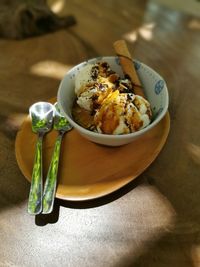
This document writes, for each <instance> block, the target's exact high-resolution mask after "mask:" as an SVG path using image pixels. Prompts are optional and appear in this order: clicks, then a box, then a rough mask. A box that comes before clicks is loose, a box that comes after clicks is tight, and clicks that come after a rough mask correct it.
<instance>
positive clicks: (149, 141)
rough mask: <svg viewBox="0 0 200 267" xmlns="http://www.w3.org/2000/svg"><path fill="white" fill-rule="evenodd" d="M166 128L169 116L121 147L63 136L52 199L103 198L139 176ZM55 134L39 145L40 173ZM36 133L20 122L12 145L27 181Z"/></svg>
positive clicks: (74, 133) (72, 133)
mask: <svg viewBox="0 0 200 267" xmlns="http://www.w3.org/2000/svg"><path fill="white" fill-rule="evenodd" d="M169 128H170V118H169V113H167V114H166V116H165V117H164V118H163V119H162V120H161V121H160V123H159V124H158V125H157V126H156V127H154V128H153V129H152V130H151V131H150V132H148V133H147V134H146V135H144V136H143V137H142V138H140V139H139V140H136V141H134V142H132V143H130V144H128V145H124V146H121V147H105V146H101V145H97V144H95V143H92V142H90V141H88V140H86V139H85V138H83V137H82V136H81V135H79V133H78V132H77V131H76V130H74V129H73V130H71V131H70V132H68V133H67V134H65V136H64V139H63V143H62V149H61V157H60V165H59V173H58V187H57V193H56V197H57V198H60V199H65V200H74V201H75V200H76V201H77V200H88V199H94V198H98V197H101V196H104V195H107V194H109V193H111V192H113V191H115V190H117V189H119V188H121V187H122V186H124V185H126V184H127V183H129V182H130V181H132V180H133V179H135V178H136V177H137V176H138V175H140V174H141V173H142V172H143V171H144V170H145V169H146V168H147V167H148V166H149V165H150V164H151V163H152V162H153V161H154V160H155V158H156V157H157V156H158V154H159V152H160V150H161V149H162V147H163V146H164V144H165V142H166V139H167V136H168V133H169ZM56 136H57V132H55V131H54V130H53V131H51V132H50V133H48V134H47V135H46V137H45V138H44V143H43V171H44V177H45V176H46V174H47V170H48V166H49V163H50V160H51V155H52V151H53V146H54V142H55V138H56ZM36 140H37V136H36V134H34V133H33V132H32V130H31V121H30V119H29V117H28V116H27V118H26V119H25V121H24V122H23V124H22V126H21V129H20V130H19V132H18V134H17V138H16V142H15V153H16V158H17V162H18V165H19V168H20V170H21V171H22V173H23V175H24V176H25V177H26V178H27V179H28V181H31V174H32V166H33V160H34V152H35V143H36Z"/></svg>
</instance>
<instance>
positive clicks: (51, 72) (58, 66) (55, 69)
mask: <svg viewBox="0 0 200 267" xmlns="http://www.w3.org/2000/svg"><path fill="white" fill-rule="evenodd" d="M71 68H72V65H66V64H62V63H59V62H56V61H51V60H46V61H41V62H38V63H36V64H34V65H32V66H31V68H30V72H31V73H32V74H35V75H38V76H43V77H44V76H45V77H49V78H55V79H59V80H60V79H62V78H63V77H64V75H65V74H66V73H67V71H69V70H70V69H71Z"/></svg>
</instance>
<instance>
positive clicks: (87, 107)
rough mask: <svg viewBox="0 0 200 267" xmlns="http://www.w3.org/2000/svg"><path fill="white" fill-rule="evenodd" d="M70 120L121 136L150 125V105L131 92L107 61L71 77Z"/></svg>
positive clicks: (132, 86)
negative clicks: (73, 91) (72, 102)
mask: <svg viewBox="0 0 200 267" xmlns="http://www.w3.org/2000/svg"><path fill="white" fill-rule="evenodd" d="M75 94H76V99H75V101H74V104H73V107H72V116H73V118H74V120H75V121H76V122H77V123H78V124H79V125H81V126H82V127H84V128H85V129H88V130H91V131H94V132H98V133H102V134H113V135H121V134H128V133H133V132H136V131H139V130H141V129H143V128H145V127H146V126H147V125H149V124H150V123H151V119H152V111H151V107H150V103H149V102H148V101H147V100H146V99H145V98H144V97H142V96H140V95H136V94H135V93H134V84H133V83H132V82H131V80H130V78H129V77H125V78H121V77H120V76H119V74H117V73H116V72H115V71H113V70H112V69H111V67H110V65H109V64H108V63H107V62H96V63H95V64H87V65H86V66H85V67H83V68H82V69H81V71H80V72H79V73H78V74H77V75H76V77H75Z"/></svg>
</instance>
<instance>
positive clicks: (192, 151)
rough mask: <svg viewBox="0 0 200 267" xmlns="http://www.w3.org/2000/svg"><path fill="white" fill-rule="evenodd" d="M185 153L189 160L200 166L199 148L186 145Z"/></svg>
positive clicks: (190, 144) (193, 145)
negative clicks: (186, 152)
mask: <svg viewBox="0 0 200 267" xmlns="http://www.w3.org/2000/svg"><path fill="white" fill-rule="evenodd" d="M187 151H188V154H189V155H190V157H191V159H192V160H193V161H194V162H195V163H197V164H199V165H200V146H198V145H195V144H192V143H188V144H187Z"/></svg>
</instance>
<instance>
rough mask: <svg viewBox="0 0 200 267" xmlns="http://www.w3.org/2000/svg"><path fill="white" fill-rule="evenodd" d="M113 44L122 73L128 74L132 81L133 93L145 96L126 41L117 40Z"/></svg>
mask: <svg viewBox="0 0 200 267" xmlns="http://www.w3.org/2000/svg"><path fill="white" fill-rule="evenodd" d="M113 46H114V49H115V52H116V54H117V56H118V57H119V60H120V64H121V67H122V70H123V72H124V74H125V75H128V76H129V78H130V79H131V82H132V83H133V88H134V93H135V94H136V95H140V96H142V97H144V98H145V95H144V92H143V90H142V85H141V82H140V79H139V77H138V75H137V72H136V70H135V67H134V64H133V61H132V58H131V54H130V52H129V51H128V47H127V45H126V42H125V41H124V40H118V41H116V42H114V44H113Z"/></svg>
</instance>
